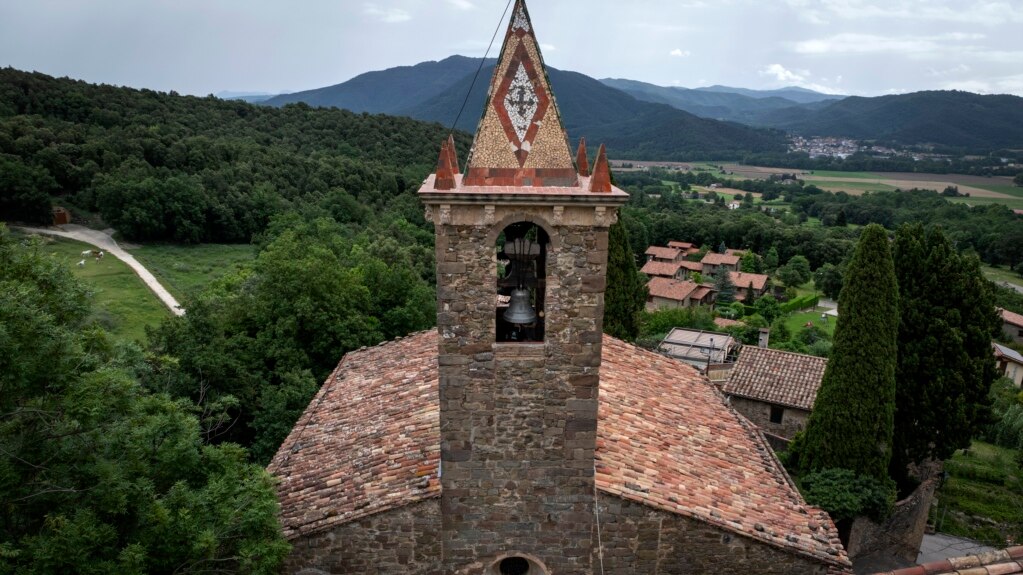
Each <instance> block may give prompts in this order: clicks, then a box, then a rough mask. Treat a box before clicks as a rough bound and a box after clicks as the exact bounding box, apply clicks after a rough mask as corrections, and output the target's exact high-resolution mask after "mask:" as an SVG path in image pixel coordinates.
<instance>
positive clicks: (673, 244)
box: [668, 241, 696, 250]
mask: <svg viewBox="0 0 1023 575" xmlns="http://www.w3.org/2000/svg"><path fill="white" fill-rule="evenodd" d="M668 247H669V248H678V249H680V250H688V249H690V248H695V247H696V245H695V244H691V243H689V242H675V241H671V242H668Z"/></svg>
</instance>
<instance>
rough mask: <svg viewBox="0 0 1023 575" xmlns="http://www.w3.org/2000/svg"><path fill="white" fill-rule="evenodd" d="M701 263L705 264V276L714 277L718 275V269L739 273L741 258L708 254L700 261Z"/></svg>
mask: <svg viewBox="0 0 1023 575" xmlns="http://www.w3.org/2000/svg"><path fill="white" fill-rule="evenodd" d="M700 263H701V264H703V275H705V276H712V275H714V274H716V273H718V268H725V269H727V270H728V271H732V272H737V271H739V256H730V255H728V254H719V253H715V252H708V253H707V255H705V256H703V259H702V260H700Z"/></svg>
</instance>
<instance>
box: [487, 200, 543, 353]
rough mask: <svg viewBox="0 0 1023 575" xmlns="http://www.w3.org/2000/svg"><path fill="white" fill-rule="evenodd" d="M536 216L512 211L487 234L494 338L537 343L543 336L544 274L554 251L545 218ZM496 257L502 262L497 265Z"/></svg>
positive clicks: (510, 341) (505, 340) (513, 341)
mask: <svg viewBox="0 0 1023 575" xmlns="http://www.w3.org/2000/svg"><path fill="white" fill-rule="evenodd" d="M536 219H539V218H530V217H521V215H520V217H516V216H515V215H512V216H509V217H507V218H504V219H502V220H501V223H499V224H495V226H494V228H493V229H492V230H491V232H490V233H489V234H488V237H492V238H493V240H492V243H490V245H492V246H494V247H493V249H494V251H493V254H494V261H495V267H494V268H493V270H494V284H495V287H496V298H497V308H496V312H497V313H496V317H495V324H494V340H495V341H497V342H509V343H541V342H543V341H544V340H545V339H546V329H545V327H546V319H545V318H546V315H545V310H546V307H547V306H546V302H547V296H548V287H547V277H548V274H549V273H550V270H551V261H550V259H551V257H552V256H553V255H554V252H553V250H552V249H551V248H552V243H553V238H552V237H551V235H550V232H549V231H548V229H547V228H546V227H544V225H543V223H546V222H542V221H541V222H539V223H538V222H537V221H535V220H536ZM502 234H503V236H502ZM522 254H533V255H531V256H525V257H522ZM498 260H500V261H502V262H505V263H506V265H505V266H504V267H503V268H502V267H498V266H497V265H496V262H497V261H498ZM513 317H515V318H517V319H513ZM519 320H521V321H519Z"/></svg>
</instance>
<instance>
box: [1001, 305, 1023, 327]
mask: <svg viewBox="0 0 1023 575" xmlns="http://www.w3.org/2000/svg"><path fill="white" fill-rule="evenodd" d="M998 313H999V314H1000V315H1001V316H1002V321H1003V322H1005V323H1007V324H1010V325H1015V326H1018V327H1023V315H1019V314H1018V313H1014V312H1011V311H1009V310H1007V309H1002V308H998Z"/></svg>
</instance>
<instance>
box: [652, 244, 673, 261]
mask: <svg viewBox="0 0 1023 575" xmlns="http://www.w3.org/2000/svg"><path fill="white" fill-rule="evenodd" d="M645 253H646V255H648V256H654V257H655V258H660V259H663V260H673V259H675V258H677V257H678V256H679V254H681V253H682V252H681V251H680V250H678V249H677V248H665V247H662V246H650V247H648V248H647V249H646V252H645Z"/></svg>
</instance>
